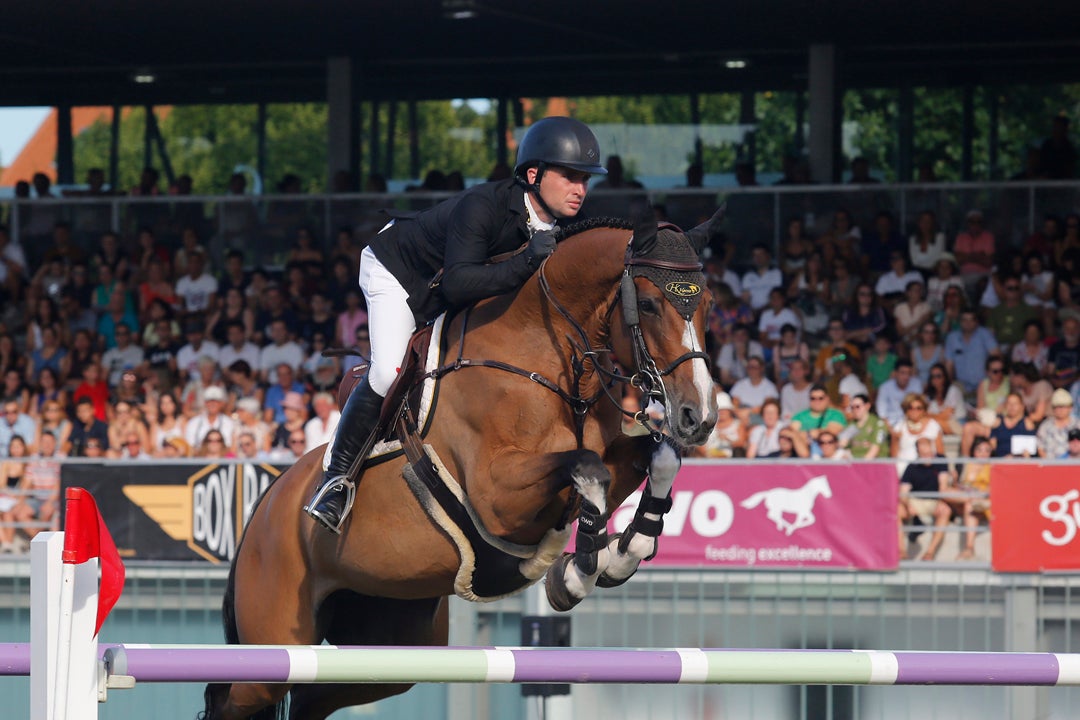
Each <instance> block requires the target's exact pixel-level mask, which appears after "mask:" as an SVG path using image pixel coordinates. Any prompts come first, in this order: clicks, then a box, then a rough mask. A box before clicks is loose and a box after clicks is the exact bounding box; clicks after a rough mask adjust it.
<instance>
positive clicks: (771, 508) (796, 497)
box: [739, 475, 832, 536]
mask: <svg viewBox="0 0 1080 720" xmlns="http://www.w3.org/2000/svg"><path fill="white" fill-rule="evenodd" d="M818 495H821V496H823V497H825V498H831V497H832V488H831V487H829V480H828V478H826V477H825V476H824V475H818V476H816V477H812V478H810V480H808V481H807V483H806V484H805V485H803V486H802V487H801V488H798V489H795V490H792V489H791V488H773V489H772V490H762V491H761V492H758V493H754V494H753V495H751V496H750V497H748V498H746V499H745V500H743V501H742V502H741V503H739V504H740V505H742V506H743V507H744V508H746V509H747V510H752V509H754V508H756V507H757V506H758V505H760V504H761V502H762V501H764V502H765V510H766V517H768V518H769V519H770V520H772V521H773V522H774V523H776V529H777V530H781V531H783V532H785V533H787V534H788V535H789V536H790V535H791V534H792V533H794V532H795V531H796V530H798V529H799V528H804V527H808V526H810V525H813V524H814V522H815V521H816V520H817V518H815V517H814V502H815V501H816V500H817V497H818ZM784 513H790V514H792V515H794V516H795V519H794V520H792V521H791V522H788V521H787V520H786V519H785V518H784Z"/></svg>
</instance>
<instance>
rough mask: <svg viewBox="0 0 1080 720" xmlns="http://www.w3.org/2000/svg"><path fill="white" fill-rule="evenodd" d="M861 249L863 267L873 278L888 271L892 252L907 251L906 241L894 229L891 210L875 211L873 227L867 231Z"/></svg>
mask: <svg viewBox="0 0 1080 720" xmlns="http://www.w3.org/2000/svg"><path fill="white" fill-rule="evenodd" d="M861 249H862V252H863V255H862V262H863V269H864V270H865V271H866V272H868V273H870V275H871V276H872V277H875V278H876V277H877V276H878V275H881V274H882V273H886V272H889V269H890V265H891V263H890V258H891V257H892V254H893V253H900V255H905V254H906V253H907V242H906V241H905V240H904V238H903V236H901V235H900V233H899V231H898V230H897V229H896V225H895V223H894V222H893V216H892V213H891V212H889V211H888V210H881V211H879V212H878V213H877V215H876V216H875V217H874V229H873V230H869V231H867V233H866V237H864V238H863V242H862V245H861Z"/></svg>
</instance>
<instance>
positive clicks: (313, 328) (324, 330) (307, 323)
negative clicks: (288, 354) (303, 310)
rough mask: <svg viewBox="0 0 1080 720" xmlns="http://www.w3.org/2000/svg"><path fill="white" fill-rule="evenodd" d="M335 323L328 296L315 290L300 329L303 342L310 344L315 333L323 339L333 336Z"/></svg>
mask: <svg viewBox="0 0 1080 720" xmlns="http://www.w3.org/2000/svg"><path fill="white" fill-rule="evenodd" d="M336 325H337V323H336V318H335V317H334V315H333V308H332V305H331V303H330V298H328V297H327V295H326V293H324V292H322V291H321V290H316V291H315V292H313V293H312V294H311V313H310V315H308V317H307V318H306V319H305V320H304V324H303V325H302V326H301V329H300V338H301V339H302V342H303V344H304V345H306V346H310V345H311V342H312V339H313V338H314V337H315V336H316V335H322V336H323V339H324V340H325V339H329V338H333V337H334V332H335V328H336Z"/></svg>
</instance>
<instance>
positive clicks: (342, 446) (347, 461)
mask: <svg viewBox="0 0 1080 720" xmlns="http://www.w3.org/2000/svg"><path fill="white" fill-rule="evenodd" d="M382 403H383V398H382V396H381V395H379V394H378V393H377V392H375V391H374V390H372V389H371V385H369V384H368V379H367V377H366V376H365V377H364V378H363V379H361V380H360V382H359V383H358V384H357V385H356V388H355V389H354V390H353V391H352V393H351V394H350V395H349V399H348V400H347V401H346V402H345V409H344V410H342V411H341V419H340V420H338V426H337V432H336V433H335V437H334V450H333V452H332V453H331V455H330V463H329V465H328V467H327V469H326V472H325V473H324V474H323V478H322V482H320V483H319V487H318V488H316V490H315V494H314V495H312V496H311V500H309V501H308V504H307V505H305V506H304V511H305V512H306V513H307V514H308V515H310V516H311V517H313V518H315V519H316V520H318V521H319V522H320V523H321V524H322V525H323V526H324V527H326V528H327V529H328V530H330V531H331V532H333V533H337V534H341V526H342V525H343V524H344V522H345V518H346V517H348V515H349V510H351V509H352V504H353V498H354V497H355V496H356V482H355V480H354V479H353V478H351V477H349V470H351V469H352V466H353V463H354V462H355V461H356V458H357V457H358V456H359V455H360V454H361V453H365V454H366V453H368V452H371V446H372V445H373V444H374V442H373V441H372V440H373V439H372V437H371V435H372V432H374V430H375V425H376V423H378V422H379V410H380V409H381V407H382Z"/></svg>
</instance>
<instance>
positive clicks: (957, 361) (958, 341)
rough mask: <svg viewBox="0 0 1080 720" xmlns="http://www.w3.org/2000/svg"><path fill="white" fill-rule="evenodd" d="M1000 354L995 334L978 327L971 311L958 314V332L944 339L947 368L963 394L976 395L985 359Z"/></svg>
mask: <svg viewBox="0 0 1080 720" xmlns="http://www.w3.org/2000/svg"><path fill="white" fill-rule="evenodd" d="M1000 355H1001V350H1000V348H999V347H998V343H997V340H996V339H995V338H994V334H993V333H992V332H990V331H989V330H987V329H986V328H984V327H982V326H981V325H980V324H979V316H978V315H977V314H976V313H975V311H974V310H964V311H963V312H962V313H961V314H960V329H959V330H953V331H952V332H950V333H949V334H948V335H947V336H945V364H946V367H948V368H949V374H950V375H952V376H953V377H954V378H956V380H957V381H958V382H959V383H960V384H961V385H962V386H963V388H964V394H965V395H973V394H974V393H975V391H976V389H977V387H978V385H979V382H980V381H981V380H982V379H983V370H984V368H986V361H987V359H989V358H990V357H991V356H993V357H998V356H1000Z"/></svg>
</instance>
